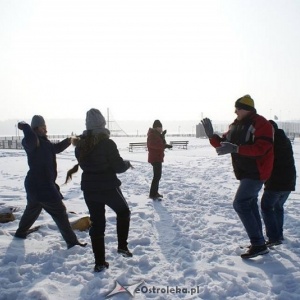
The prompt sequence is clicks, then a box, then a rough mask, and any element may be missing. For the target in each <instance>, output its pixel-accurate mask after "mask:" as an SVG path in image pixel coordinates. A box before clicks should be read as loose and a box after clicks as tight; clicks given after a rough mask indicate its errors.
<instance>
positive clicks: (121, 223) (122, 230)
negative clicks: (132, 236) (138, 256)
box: [117, 217, 132, 257]
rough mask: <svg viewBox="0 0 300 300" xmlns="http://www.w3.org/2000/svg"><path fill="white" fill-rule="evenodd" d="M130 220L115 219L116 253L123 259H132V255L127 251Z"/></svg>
mask: <svg viewBox="0 0 300 300" xmlns="http://www.w3.org/2000/svg"><path fill="white" fill-rule="evenodd" d="M129 223H130V218H120V217H117V235H118V253H120V254H122V255H123V256H124V257H132V253H131V252H130V251H129V250H128V247H127V245H128V243H127V239H128V232H129Z"/></svg>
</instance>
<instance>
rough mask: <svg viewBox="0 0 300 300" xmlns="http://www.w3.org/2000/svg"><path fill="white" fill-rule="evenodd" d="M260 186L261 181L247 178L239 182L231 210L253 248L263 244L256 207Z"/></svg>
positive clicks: (261, 184)
mask: <svg viewBox="0 0 300 300" xmlns="http://www.w3.org/2000/svg"><path fill="white" fill-rule="evenodd" d="M262 186H263V181H261V180H254V179H247V178H246V179H242V180H240V185H239V188H238V190H237V192H236V195H235V198H234V201H233V208H234V210H235V211H236V212H237V214H238V216H239V218H240V219H241V221H242V223H243V225H244V227H245V229H246V232H247V234H248V236H249V239H250V242H251V245H253V246H260V245H263V244H264V243H265V239H264V236H263V232H262V222H261V218H260V214H259V210H258V205H257V202H258V193H259V191H260V190H261V188H262Z"/></svg>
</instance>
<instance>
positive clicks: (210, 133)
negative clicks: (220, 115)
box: [201, 118, 214, 139]
mask: <svg viewBox="0 0 300 300" xmlns="http://www.w3.org/2000/svg"><path fill="white" fill-rule="evenodd" d="M201 123H202V125H203V127H204V130H205V134H206V136H207V137H208V138H209V139H210V138H211V137H212V136H213V134H214V129H213V127H212V124H211V120H210V119H208V118H204V119H203V120H201Z"/></svg>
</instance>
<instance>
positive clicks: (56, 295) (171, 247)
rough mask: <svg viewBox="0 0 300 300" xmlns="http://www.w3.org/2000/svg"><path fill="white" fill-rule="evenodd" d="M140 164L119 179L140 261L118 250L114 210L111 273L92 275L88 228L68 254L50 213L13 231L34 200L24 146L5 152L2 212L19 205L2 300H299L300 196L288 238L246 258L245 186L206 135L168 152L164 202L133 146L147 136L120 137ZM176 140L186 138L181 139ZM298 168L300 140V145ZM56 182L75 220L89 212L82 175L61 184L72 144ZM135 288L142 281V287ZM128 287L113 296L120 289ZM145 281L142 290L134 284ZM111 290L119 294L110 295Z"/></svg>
mask: <svg viewBox="0 0 300 300" xmlns="http://www.w3.org/2000/svg"><path fill="white" fill-rule="evenodd" d="M112 139H113V140H114V141H115V142H116V143H117V145H118V148H119V151H120V154H121V156H122V157H123V158H124V159H128V160H130V161H131V162H132V165H133V166H134V169H131V170H128V171H127V172H126V173H124V174H121V175H119V178H120V179H121V181H122V191H123V193H124V196H125V197H126V199H127V200H128V203H129V206H130V208H131V212H132V215H131V228H130V234H129V248H130V249H131V250H132V252H133V257H132V258H124V257H122V256H120V255H118V254H117V252H116V247H117V241H116V228H115V225H116V220H115V214H114V212H113V211H111V210H110V209H109V208H107V211H106V212H107V226H106V237H105V240H106V258H107V261H108V262H109V264H110V267H109V269H107V270H105V271H104V272H101V273H94V272H93V267H94V258H93V253H92V249H91V243H90V239H89V234H88V231H77V230H76V234H77V236H78V238H79V239H80V241H86V242H88V246H87V247H86V248H82V247H79V246H75V247H73V248H71V249H69V250H67V248H66V244H65V242H64V240H63V239H62V237H61V235H60V233H59V232H58V230H57V228H56V225H55V224H54V222H53V220H52V219H51V217H50V216H49V215H48V214H47V213H46V212H42V213H41V215H40V217H39V219H38V220H37V221H36V222H35V225H39V224H41V225H42V226H41V228H40V229H39V230H38V231H36V232H34V233H31V234H30V235H29V236H28V237H27V239H26V240H20V239H17V238H14V237H13V233H14V231H15V229H16V228H17V226H18V222H19V220H20V217H21V215H22V213H23V210H24V207H25V205H26V194H25V191H24V186H23V183H24V177H25V175H26V172H27V170H28V167H27V159H26V154H25V153H24V151H22V150H4V149H2V150H0V164H1V173H0V181H1V187H2V188H1V191H0V209H1V208H2V209H3V210H5V209H6V210H7V209H9V208H13V209H14V215H15V217H16V220H15V221H13V222H9V223H5V224H0V241H1V243H0V256H1V262H0V270H1V273H0V289H1V291H0V299H1V300H4V299H7V300H8V299H9V300H14V299H16V300H33V299H34V300H52V299H53V300H54V299H55V300H61V299H63V300H69V299H71V300H74V299H82V300H83V299H84V300H96V299H97V300H99V299H106V298H109V299H133V298H134V299H172V300H173V299H280V300H285V299H299V297H300V268H299V267H300V230H299V225H300V224H299V222H300V221H299V215H300V195H299V192H298V191H299V184H300V183H298V185H297V191H296V192H293V193H292V194H291V195H290V198H289V200H288V201H287V203H286V214H285V216H286V219H285V232H284V233H285V240H284V243H283V244H282V245H280V246H276V247H273V249H271V250H270V253H269V254H267V255H264V256H259V257H256V258H253V259H249V260H242V259H241V258H240V254H241V253H243V252H244V251H245V249H242V248H241V246H247V245H248V244H249V240H248V237H247V235H246V233H245V230H244V228H243V226H242V224H241V222H240V220H239V219H238V217H237V215H236V213H235V211H234V210H233V208H232V200H233V197H234V194H235V191H236V189H237V186H238V181H237V180H236V179H235V178H234V175H233V172H232V167H231V161H230V157H229V156H228V155H226V156H221V157H219V156H217V154H216V152H215V150H214V149H213V148H212V147H211V146H210V145H209V143H208V141H207V140H206V139H196V138H190V137H189V138H185V137H181V138H180V139H184V140H189V146H188V150H183V149H176V148H175V149H173V150H166V153H165V154H166V155H165V162H164V164H163V175H162V179H161V184H160V192H161V193H163V194H164V199H163V201H161V202H159V201H152V200H150V199H148V193H149V186H150V182H151V179H152V167H151V165H150V164H148V163H147V152H146V151H144V150H142V149H139V150H138V149H137V150H134V152H129V151H128V144H129V142H138V141H144V140H145V138H120V137H118V138H112ZM177 140H178V138H177ZM293 147H294V155H295V160H296V167H297V169H299V164H300V142H299V141H297V139H296V141H295V143H294V145H293ZM57 162H58V179H57V183H58V184H59V185H60V186H61V191H62V194H63V195H64V197H65V199H64V203H65V205H66V207H67V210H68V212H69V218H70V221H74V220H77V219H79V218H81V217H84V216H87V215H88V210H87V207H86V205H85V202H84V199H83V195H82V192H81V190H80V176H81V172H80V171H79V172H78V173H77V174H75V176H74V177H73V181H72V182H70V183H68V184H67V185H63V182H64V179H65V176H66V172H67V170H68V169H70V168H71V167H72V166H73V165H74V164H75V159H74V148H73V147H72V146H70V147H69V148H68V149H67V150H66V151H65V152H63V153H62V154H59V155H58V156H57ZM134 285H136V286H134ZM115 287H117V288H119V291H121V292H120V293H115V294H113V293H112V292H113V291H114V288H115ZM136 287H139V288H140V289H139V290H136ZM108 295H111V296H109V297H108Z"/></svg>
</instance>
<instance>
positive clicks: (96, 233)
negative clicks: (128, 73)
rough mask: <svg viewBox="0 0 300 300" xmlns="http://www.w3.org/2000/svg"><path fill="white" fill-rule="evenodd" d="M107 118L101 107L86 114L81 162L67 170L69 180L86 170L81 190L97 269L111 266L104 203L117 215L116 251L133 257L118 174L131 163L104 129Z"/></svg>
mask: <svg viewBox="0 0 300 300" xmlns="http://www.w3.org/2000/svg"><path fill="white" fill-rule="evenodd" d="M105 125H106V121H105V118H104V117H103V115H102V114H101V112H100V111H99V110H98V109H95V108H92V109H90V110H89V111H88V112H87V113H86V129H87V130H85V131H84V132H83V134H82V135H81V136H79V137H78V140H77V141H75V142H74V143H73V145H74V146H76V148H75V156H76V158H77V160H78V164H77V165H75V166H74V167H73V168H72V169H71V170H69V171H68V174H67V178H66V182H67V181H68V180H69V179H71V178H72V174H73V173H75V172H76V171H77V170H78V165H79V166H80V168H81V169H82V170H83V172H82V176H81V189H82V191H83V195H84V199H85V202H86V204H87V207H88V209H89V213H90V219H91V223H92V225H91V228H90V231H89V234H90V237H91V242H92V248H93V252H94V257H95V267H94V271H95V272H101V271H103V270H105V269H106V268H108V267H109V264H108V263H107V262H106V261H105V243H104V235H105V225H106V219H105V205H107V206H109V207H110V208H111V209H112V210H113V211H114V212H115V213H116V215H117V237H118V250H117V252H118V253H120V254H121V255H123V256H124V257H132V253H131V252H130V251H129V250H128V247H127V245H128V243H127V239H128V233H129V224H130V210H129V207H128V204H127V201H126V200H125V198H124V196H123V194H122V192H121V189H120V186H121V181H120V180H119V179H118V177H117V175H116V174H117V173H123V172H125V171H127V170H128V169H129V168H130V167H132V166H131V164H130V162H129V161H124V160H123V159H122V157H121V156H120V154H119V151H118V149H117V145H116V144H115V142H114V141H113V140H111V139H110V132H109V130H108V129H106V128H105Z"/></svg>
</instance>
